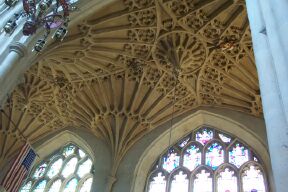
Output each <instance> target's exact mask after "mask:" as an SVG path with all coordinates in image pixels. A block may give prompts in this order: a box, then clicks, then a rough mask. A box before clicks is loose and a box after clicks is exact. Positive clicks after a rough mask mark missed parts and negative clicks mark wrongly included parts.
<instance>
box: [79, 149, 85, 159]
mask: <svg viewBox="0 0 288 192" xmlns="http://www.w3.org/2000/svg"><path fill="white" fill-rule="evenodd" d="M78 152H79V156H80V157H81V158H83V157H85V156H86V154H85V153H84V151H82V150H81V149H79V150H78Z"/></svg>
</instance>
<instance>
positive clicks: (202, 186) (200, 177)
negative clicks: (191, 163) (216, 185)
mask: <svg viewBox="0 0 288 192" xmlns="http://www.w3.org/2000/svg"><path fill="white" fill-rule="evenodd" d="M212 188H213V186H212V178H211V174H210V173H209V172H206V171H205V170H201V172H200V173H198V174H196V178H195V180H194V185H193V192H212Z"/></svg>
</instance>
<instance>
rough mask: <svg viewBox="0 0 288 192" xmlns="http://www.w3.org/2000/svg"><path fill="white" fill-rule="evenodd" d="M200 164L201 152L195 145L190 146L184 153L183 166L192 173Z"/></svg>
mask: <svg viewBox="0 0 288 192" xmlns="http://www.w3.org/2000/svg"><path fill="white" fill-rule="evenodd" d="M200 164H201V151H200V149H199V147H197V146H196V145H190V146H189V147H188V148H187V149H186V150H185V152H184V161H183V165H184V166H185V167H187V168H188V169H189V170H190V171H193V170H194V169H195V168H196V167H197V166H198V165H200Z"/></svg>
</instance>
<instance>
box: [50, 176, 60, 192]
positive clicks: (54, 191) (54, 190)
mask: <svg viewBox="0 0 288 192" xmlns="http://www.w3.org/2000/svg"><path fill="white" fill-rule="evenodd" d="M61 184H62V182H61V180H60V179H58V180H56V181H54V182H53V184H52V185H51V187H50V189H49V192H59V191H60V188H61Z"/></svg>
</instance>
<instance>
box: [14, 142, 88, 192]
mask: <svg viewBox="0 0 288 192" xmlns="http://www.w3.org/2000/svg"><path fill="white" fill-rule="evenodd" d="M91 172H92V161H91V159H90V157H89V156H88V155H87V153H86V152H84V151H83V150H81V149H80V148H79V147H77V146H76V145H74V144H68V145H66V146H64V147H62V148H61V149H59V150H57V151H56V152H55V153H53V154H52V155H50V156H49V157H48V158H47V159H45V160H44V161H42V162H41V163H40V164H38V165H37V166H35V167H34V168H33V169H32V171H31V173H30V176H29V178H28V179H27V181H26V183H25V184H24V185H23V186H22V188H21V190H20V192H90V191H91V186H92V180H93V176H92V174H91Z"/></svg>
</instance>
